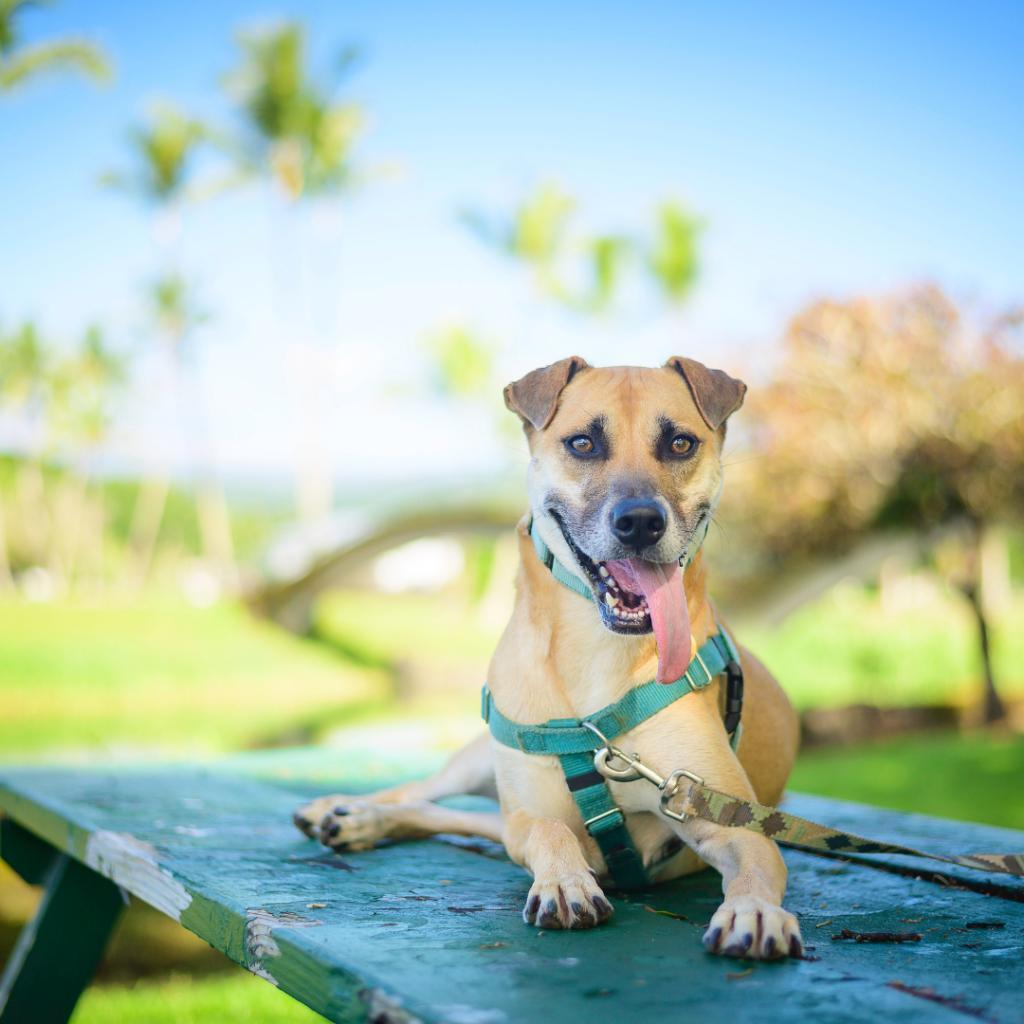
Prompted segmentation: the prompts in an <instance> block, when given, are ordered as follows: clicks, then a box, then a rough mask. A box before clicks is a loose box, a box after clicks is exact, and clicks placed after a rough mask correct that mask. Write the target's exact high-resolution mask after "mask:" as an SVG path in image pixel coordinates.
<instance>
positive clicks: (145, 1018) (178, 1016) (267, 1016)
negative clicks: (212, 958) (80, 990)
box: [71, 969, 323, 1024]
mask: <svg viewBox="0 0 1024 1024" xmlns="http://www.w3.org/2000/svg"><path fill="white" fill-rule="evenodd" d="M71 1021H72V1024H227V1022H237V1024H242V1022H247V1021H259V1022H260V1024H313V1022H315V1021H319V1022H320V1024H323V1017H321V1016H320V1015H319V1014H316V1013H314V1012H313V1011H312V1010H310V1009H308V1008H307V1007H305V1006H303V1005H302V1004H301V1003H298V1002H296V1001H295V1000H294V999H292V998H291V996H288V995H285V994H284V993H283V992H280V991H278V990H277V989H276V988H274V986H273V985H270V984H268V983H267V982H266V981H263V980H262V979H261V978H257V977H254V976H253V975H251V974H247V973H246V972H245V971H242V970H241V969H236V970H233V971H231V972H230V973H229V974H224V975H220V976H218V977H215V978H204V979H203V980H202V981H198V982H197V981H191V980H190V979H189V978H183V977H172V978H170V979H168V980H166V981H159V982H152V981H140V982H137V983H136V984H135V985H132V986H116V987H115V986H95V987H93V988H90V989H88V990H86V992H85V994H84V995H83V996H82V999H81V1001H80V1002H79V1004H78V1007H77V1009H76V1010H75V1013H74V1015H73V1016H72V1018H71Z"/></svg>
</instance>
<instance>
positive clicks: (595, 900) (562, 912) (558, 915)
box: [523, 872, 612, 929]
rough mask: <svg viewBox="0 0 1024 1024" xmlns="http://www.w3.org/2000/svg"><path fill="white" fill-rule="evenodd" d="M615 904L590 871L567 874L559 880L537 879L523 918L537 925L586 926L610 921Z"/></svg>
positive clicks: (554, 926) (524, 909)
mask: <svg viewBox="0 0 1024 1024" xmlns="http://www.w3.org/2000/svg"><path fill="white" fill-rule="evenodd" d="M611 914H612V905H611V904H610V903H609V902H608V900H606V899H605V897H604V894H603V893H602V892H601V890H600V888H599V887H598V885H597V882H596V881H595V880H594V878H593V877H592V876H591V874H590V872H586V873H583V872H581V873H580V874H577V875H568V876H566V877H565V878H562V879H560V880H559V881H557V882H554V881H552V882H546V881H543V880H540V879H538V880H537V881H535V882H534V883H533V885H532V886H531V888H530V895H529V897H528V898H527V900H526V906H525V907H523V920H524V921H525V922H526V923H527V924H532V925H535V926H536V927H538V928H550V929H556V928H557V929H569V928H572V929H583V928H593V927H594V926H595V925H599V924H601V922H603V921H606V920H608V918H609V917H610V916H611Z"/></svg>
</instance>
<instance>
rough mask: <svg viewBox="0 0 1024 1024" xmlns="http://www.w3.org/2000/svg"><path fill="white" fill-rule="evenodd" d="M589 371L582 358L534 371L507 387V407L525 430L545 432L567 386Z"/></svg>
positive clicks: (505, 393)
mask: <svg viewBox="0 0 1024 1024" xmlns="http://www.w3.org/2000/svg"><path fill="white" fill-rule="evenodd" d="M588 367H589V364H588V363H587V361H586V360H585V359H583V358H581V357H580V356H569V358H568V359H559V360H558V362H557V363H552V364H551V365H550V366H542V367H541V368H540V369H539V370H531V371H530V372H529V373H528V374H527V375H526V376H525V377H520V378H519V380H517V381H513V382H512V383H511V384H508V385H507V386H506V387H505V391H504V395H505V405H507V406H508V407H509V409H511V410H512V412H514V413H515V414H516V415H517V416H518V417H519V418H520V419H521V420H522V421H523V426H524V427H527V426H528V427H533V429H534V430H543V429H544V428H545V427H546V426H547V425H548V424H549V423H550V422H551V420H552V419H553V418H554V415H555V410H556V409H557V408H558V396H559V395H560V394H561V393H562V391H563V390H564V388H565V386H566V384H568V383H569V381H571V380H572V379H573V377H575V376H576V374H577V373H579V372H580V371H581V370H586V369H587V368H588Z"/></svg>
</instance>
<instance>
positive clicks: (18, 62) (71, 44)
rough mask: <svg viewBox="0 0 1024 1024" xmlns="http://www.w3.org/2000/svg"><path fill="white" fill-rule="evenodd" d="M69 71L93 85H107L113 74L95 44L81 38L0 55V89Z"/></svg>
mask: <svg viewBox="0 0 1024 1024" xmlns="http://www.w3.org/2000/svg"><path fill="white" fill-rule="evenodd" d="M69 71H70V72H74V73H76V74H80V75H83V76H84V77H86V78H91V79H93V80H94V81H97V82H107V81H109V80H110V78H111V77H112V74H113V72H112V68H111V64H110V61H109V59H108V58H107V56H106V54H105V53H104V52H103V51H102V50H101V49H100V48H99V47H98V46H96V45H95V44H93V43H90V42H88V41H87V40H85V39H55V40H52V41H50V42H45V43H36V44H35V45H33V46H26V47H23V48H22V49H20V50H14V51H13V52H12V51H10V50H8V51H7V52H6V53H4V54H3V56H2V57H0V90H11V89H16V88H18V87H20V86H23V85H25V84H26V83H27V82H29V81H30V80H31V79H33V78H39V77H41V76H43V75H46V74H58V73H64V72H69Z"/></svg>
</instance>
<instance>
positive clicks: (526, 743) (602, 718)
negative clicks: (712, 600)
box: [481, 629, 739, 889]
mask: <svg viewBox="0 0 1024 1024" xmlns="http://www.w3.org/2000/svg"><path fill="white" fill-rule="evenodd" d="M738 666H739V654H738V652H737V650H736V647H735V645H734V644H733V642H732V639H731V638H730V637H729V635H728V633H726V632H725V630H722V629H720V630H719V632H718V633H716V634H715V635H714V636H711V637H709V638H708V639H707V640H705V641H704V643H703V644H701V646H700V649H699V650H698V651H697V652H696V654H694V656H693V660H692V661H691V662H690V664H689V666H688V668H687V669H686V672H684V673H683V675H681V676H680V677H679V678H678V679H677V680H676V681H675V682H674V683H667V684H666V683H659V682H657V681H655V680H651V681H650V682H647V683H641V684H640V685H639V686H634V687H633V689H631V690H629V691H628V692H627V693H625V694H624V695H623V696H622V697H620V698H619V700H617V701H615V702H614V703H612V704H609V705H607V707H604V708H602V709H601V710H600V711H597V712H596V713H595V714H593V715H589V716H588V717H587V718H584V719H576V718H554V719H552V720H551V721H549V722H546V723H545V724H543V725H523V724H522V723H520V722H515V721H513V720H512V719H510V718H508V717H507V716H505V715H504V714H502V712H501V710H500V709H499V708H498V706H497V705H496V704H495V703H494V698H493V697H492V696H491V692H490V690H489V689H488V687H487V686H486V685H485V686H484V688H483V693H482V705H481V712H482V714H483V719H484V721H485V722H486V723H487V725H488V728H489V729H490V730H491V735H492V736H493V737H494V738H495V739H496V740H497V741H498V742H499V743H502V744H504V745H505V746H506V747H511V748H512V749H513V750H520V751H522V752H523V753H524V754H552V755H554V756H556V757H558V759H559V761H560V763H561V765H562V771H563V772H564V773H565V780H566V784H567V785H568V787H569V792H570V793H571V794H572V797H573V800H574V801H575V802H576V806H577V807H578V808H579V812H580V815H581V816H582V818H583V824H584V827H585V828H586V830H587V832H588V833H589V834H590V835H591V836H592V837H593V838H594V840H595V841H596V842H597V845H598V847H599V848H600V850H601V854H602V856H603V857H604V860H605V864H606V865H607V867H608V871H609V873H610V874H611V876H612V879H613V880H614V882H615V884H616V885H617V886H618V887H619V888H620V889H638V888H643V887H644V886H645V885H646V884H647V883H648V875H647V871H646V870H645V868H644V865H643V861H642V860H641V857H640V854H639V852H638V851H637V848H636V845H635V844H634V842H633V839H632V837H631V836H630V834H629V829H628V828H627V827H626V817H625V815H624V814H623V813H622V810H621V809H620V808H619V806H618V805H617V804H616V803H615V801H614V800H613V799H612V794H611V790H610V789H609V788H608V783H607V782H606V781H605V779H604V777H603V776H602V775H600V774H599V773H598V772H597V770H596V769H595V768H594V761H593V757H594V752H595V751H596V750H598V749H599V748H600V747H602V746H604V745H605V744H604V740H612V739H614V738H615V737H616V736H619V735H621V734H622V733H624V732H628V731H629V730H630V729H632V728H634V727H635V726H637V725H639V724H640V723H641V722H645V721H646V720H647V719H648V718H651V717H653V716H654V715H656V714H657V713H658V712H659V711H661V710H663V709H664V708H667V707H668V706H669V705H670V704H673V703H675V701H677V700H679V699H680V698H681V697H685V696H686V695H687V694H688V693H694V692H696V691H698V690H703V689H704V688H705V687H707V686H708V685H709V684H710V683H711V682H712V680H713V679H714V678H715V676H717V675H719V674H720V673H721V672H723V671H735V670H738ZM584 723H586V724H584ZM602 737H604V739H602ZM732 742H733V744H734V745H735V744H736V743H738V742H739V728H738V723H737V728H736V730H735V732H734V733H733V737H732Z"/></svg>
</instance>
